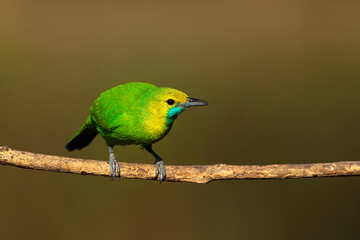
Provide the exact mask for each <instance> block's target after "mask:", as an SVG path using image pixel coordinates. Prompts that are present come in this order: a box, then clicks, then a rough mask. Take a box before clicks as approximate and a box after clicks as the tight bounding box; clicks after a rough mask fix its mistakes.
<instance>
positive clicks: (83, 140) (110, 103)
mask: <svg viewBox="0 0 360 240" xmlns="http://www.w3.org/2000/svg"><path fill="white" fill-rule="evenodd" d="M206 105H208V102H206V101H203V100H200V99H196V98H191V97H189V96H188V95H186V94H185V93H183V92H181V91H179V90H176V89H173V88H168V87H157V86H155V85H152V84H149V83H144V82H130V83H125V84H121V85H118V86H116V87H113V88H111V89H109V90H107V91H105V92H103V93H101V95H100V96H99V97H98V98H97V99H96V100H95V101H94V103H93V105H92V106H91V107H90V110H89V116H88V118H87V119H86V122H85V124H84V125H83V126H82V127H81V128H80V129H79V130H78V131H77V132H76V133H75V135H74V136H73V137H72V138H71V139H70V140H69V142H68V143H67V144H66V146H65V149H66V150H68V151H73V150H74V149H78V150H81V149H82V148H84V147H86V146H88V145H89V144H90V143H91V141H92V140H93V139H94V138H95V137H96V136H97V135H98V134H100V135H101V136H102V137H103V139H104V140H105V142H106V144H107V147H108V150H109V165H110V176H111V177H112V180H114V178H115V177H117V176H119V177H120V167H119V164H118V162H117V160H116V157H115V154H114V146H115V145H137V146H139V147H140V148H142V149H146V150H147V151H148V152H149V153H150V154H151V155H152V156H154V157H155V163H154V164H155V169H156V171H155V176H154V178H155V179H157V178H159V180H160V182H162V181H164V180H165V178H166V169H165V164H164V161H163V159H162V158H161V157H160V156H159V155H158V154H157V153H156V152H155V151H154V150H153V148H152V145H153V144H154V143H156V142H158V141H160V140H161V139H163V138H164V137H165V136H166V135H167V133H168V132H169V131H170V129H171V128H172V126H173V123H174V121H175V119H176V118H177V117H178V115H179V114H180V113H182V112H183V111H184V110H186V109H188V108H190V107H194V106H206Z"/></svg>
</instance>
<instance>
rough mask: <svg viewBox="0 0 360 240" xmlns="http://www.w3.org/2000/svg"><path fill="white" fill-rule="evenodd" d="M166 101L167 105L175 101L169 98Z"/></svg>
mask: <svg viewBox="0 0 360 240" xmlns="http://www.w3.org/2000/svg"><path fill="white" fill-rule="evenodd" d="M166 103H167V104H169V105H174V103H175V101H174V99H171V98H170V99H168V100H166Z"/></svg>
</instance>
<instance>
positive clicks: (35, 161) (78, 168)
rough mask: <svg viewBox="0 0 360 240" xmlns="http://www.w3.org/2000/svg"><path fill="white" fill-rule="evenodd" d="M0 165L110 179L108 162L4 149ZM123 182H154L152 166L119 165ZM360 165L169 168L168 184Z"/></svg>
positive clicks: (336, 173) (336, 172) (348, 169)
mask: <svg viewBox="0 0 360 240" xmlns="http://www.w3.org/2000/svg"><path fill="white" fill-rule="evenodd" d="M0 164H2V165H10V166H15V167H21V168H29V169H34V170H43V171H52V172H61V173H73V174H82V175H94V176H110V169H109V163H108V162H106V161H96V160H85V159H75V158H67V157H60V156H52V155H44V154H39V153H31V152H23V151H17V150H13V149H10V148H8V147H0ZM119 165H120V171H121V172H120V174H121V178H133V179H147V180H154V176H155V166H154V165H152V164H138V163H123V162H121V163H119ZM359 175H360V161H353V162H334V163H313V164H274V165H263V166H261V165H243V166H240V165H226V164H215V165H193V166H171V165H167V166H166V180H165V181H172V182H193V183H209V182H211V181H213V180H234V179H288V178H311V177H340V176H359Z"/></svg>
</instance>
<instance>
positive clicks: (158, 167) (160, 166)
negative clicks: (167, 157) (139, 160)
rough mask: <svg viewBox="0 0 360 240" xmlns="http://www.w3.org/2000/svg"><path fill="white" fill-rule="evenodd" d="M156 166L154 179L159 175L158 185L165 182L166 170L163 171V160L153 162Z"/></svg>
mask: <svg viewBox="0 0 360 240" xmlns="http://www.w3.org/2000/svg"><path fill="white" fill-rule="evenodd" d="M155 166H156V173H155V179H157V177H158V176H159V175H160V177H159V179H160V183H161V182H162V181H164V180H165V177H166V170H165V164H164V161H163V160H157V161H156V162H155Z"/></svg>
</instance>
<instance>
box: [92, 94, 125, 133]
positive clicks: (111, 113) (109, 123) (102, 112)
mask: <svg viewBox="0 0 360 240" xmlns="http://www.w3.org/2000/svg"><path fill="white" fill-rule="evenodd" d="M90 116H91V118H92V120H93V121H94V122H95V123H96V124H97V125H98V126H99V127H100V128H101V129H102V130H105V131H112V130H114V129H115V128H118V127H119V126H120V122H121V121H120V120H121V118H122V117H123V116H124V111H123V110H122V108H121V106H117V104H115V105H114V104H107V103H106V102H105V103H104V102H102V101H99V100H96V101H95V102H94V104H93V105H92V107H91V108H90Z"/></svg>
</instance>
